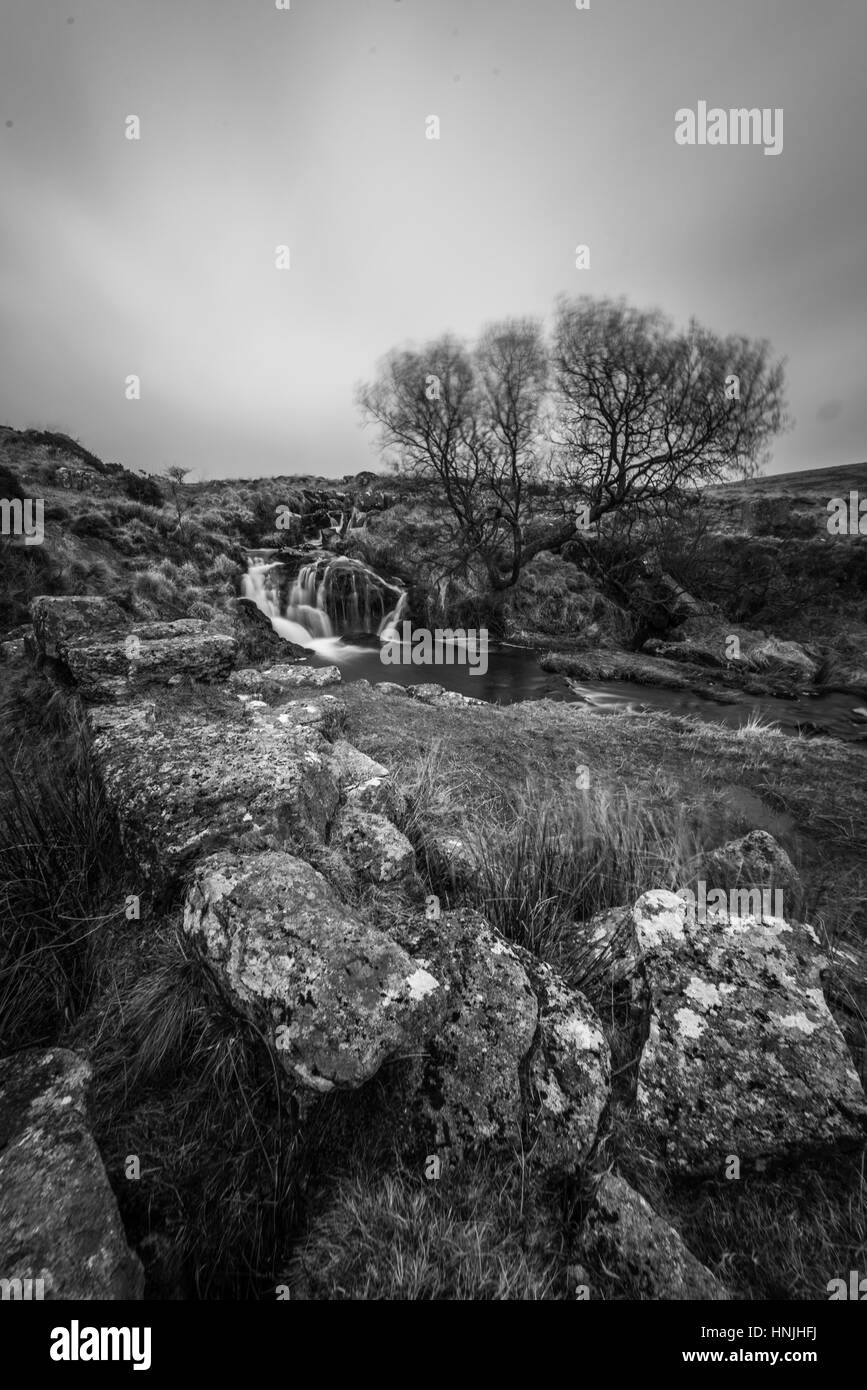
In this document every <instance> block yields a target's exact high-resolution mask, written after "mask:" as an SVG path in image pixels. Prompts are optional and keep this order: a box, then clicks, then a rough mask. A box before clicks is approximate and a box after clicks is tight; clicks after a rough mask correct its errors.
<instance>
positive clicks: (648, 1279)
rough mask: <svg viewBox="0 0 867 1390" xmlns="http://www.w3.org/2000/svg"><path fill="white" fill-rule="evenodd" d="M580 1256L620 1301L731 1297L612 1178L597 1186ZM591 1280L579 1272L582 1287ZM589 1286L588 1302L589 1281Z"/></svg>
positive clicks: (665, 1227)
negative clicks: (593, 1267) (611, 1288)
mask: <svg viewBox="0 0 867 1390" xmlns="http://www.w3.org/2000/svg"><path fill="white" fill-rule="evenodd" d="M578 1254H579V1256H580V1258H581V1259H583V1260H587V1261H588V1263H589V1264H591V1265H592V1266H596V1267H598V1268H599V1270H600V1271H601V1273H602V1277H603V1278H605V1279H606V1280H612V1281H613V1283H614V1286H615V1290H616V1292H617V1294H618V1295H619V1296H620V1297H621V1298H633V1299H648V1300H653V1301H656V1300H666V1301H668V1300H684V1299H687V1300H690V1299H702V1300H704V1299H713V1300H715V1301H718V1300H724V1299H727V1298H728V1297H729V1295H728V1293H727V1291H726V1289H725V1288H724V1286H723V1285H722V1284H720V1282H719V1280H718V1279H716V1278H715V1277H714V1275H713V1274H711V1272H710V1270H709V1269H707V1268H706V1266H705V1265H703V1264H702V1263H701V1262H700V1261H699V1260H698V1259H696V1257H695V1255H694V1254H693V1253H692V1251H691V1250H689V1249H688V1248H687V1246H686V1244H685V1243H684V1240H683V1237H682V1236H681V1235H680V1233H679V1232H678V1231H676V1230H675V1229H674V1227H673V1226H670V1225H669V1224H668V1222H667V1221H663V1219H662V1218H661V1217H660V1216H658V1215H657V1214H656V1212H655V1211H654V1210H653V1208H652V1207H651V1206H650V1203H649V1202H647V1201H646V1200H645V1198H644V1197H642V1196H641V1194H640V1193H638V1192H636V1191H635V1190H634V1189H633V1188H631V1187H630V1186H629V1184H628V1183H627V1182H624V1180H623V1178H620V1177H617V1176H616V1175H615V1174H614V1173H608V1174H606V1175H605V1176H604V1177H602V1178H600V1180H599V1182H598V1183H597V1184H596V1189H595V1192H594V1195H593V1200H592V1203H591V1205H590V1209H589V1211H588V1213H587V1217H586V1219H585V1222H584V1225H583V1227H582V1229H581V1237H580V1242H579V1247H578ZM590 1277H591V1276H589V1275H588V1274H587V1272H586V1270H583V1269H582V1270H581V1271H580V1273H579V1279H580V1280H581V1282H584V1281H585V1280H587V1279H589V1278H590ZM588 1287H589V1290H590V1294H591V1297H592V1296H593V1292H594V1290H593V1283H592V1280H591V1282H590V1284H589V1286H588Z"/></svg>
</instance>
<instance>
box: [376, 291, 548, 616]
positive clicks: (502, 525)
mask: <svg viewBox="0 0 867 1390" xmlns="http://www.w3.org/2000/svg"><path fill="white" fill-rule="evenodd" d="M546 379H547V357H546V351H545V347H544V343H543V341H542V334H541V329H540V327H539V325H538V324H537V323H535V322H534V321H531V320H515V319H509V320H505V321H504V322H502V323H497V324H493V325H491V326H490V327H489V328H487V329H486V330H485V331H484V332H483V334H482V335H481V337H480V338H479V340H478V342H477V344H476V345H475V347H473V348H468V347H467V346H466V345H464V344H463V343H461V342H459V341H458V340H456V339H455V338H452V337H450V336H445V337H442V338H439V339H437V340H436V341H434V342H432V343H429V344H427V346H425V347H424V348H421V349H417V350H409V349H405V350H403V351H399V352H393V353H391V354H390V355H389V356H388V357H386V358H385V359H384V361H383V362H382V363H381V364H380V367H379V372H378V375H377V377H376V379H375V381H374V382H372V383H370V384H366V385H363V386H361V387H360V388H359V391H358V402H359V405H360V407H361V409H362V412H363V414H364V416H365V417H366V420H367V421H370V422H375V423H376V424H378V425H379V427H380V431H381V435H380V444H381V448H382V450H383V452H384V454H385V455H386V457H387V458H389V459H390V461H391V462H392V463H393V464H394V466H395V467H397V468H398V470H399V471H400V472H402V473H404V474H408V475H410V476H412V477H416V478H420V479H424V480H427V481H431V482H434V483H435V484H436V486H437V490H438V492H439V493H440V495H441V497H442V499H443V501H444V503H445V505H446V507H447V509H448V511H449V512H450V514H451V517H452V526H451V537H450V542H451V550H452V554H453V567H458V566H461V565H466V564H468V563H470V562H471V561H473V560H474V559H480V560H481V561H482V562H483V564H484V566H485V568H486V570H487V574H488V578H489V581H490V583H491V586H492V587H493V588H494V589H503V588H507V587H508V586H509V585H512V584H514V583H515V582H516V580H517V578H518V575H519V573H520V569H521V564H522V560H523V545H524V531H525V526H526V524H527V521H528V519H529V517H530V515H531V509H532V500H533V499H532V492H531V490H530V488H529V486H528V485H529V484H530V483H531V482H532V480H533V479H534V478H536V477H538V475H539V472H540V464H541V462H542V454H543V453H544V434H543V431H542V428H541V422H542V411H543V405H544V398H545V387H546ZM455 523H456V525H455Z"/></svg>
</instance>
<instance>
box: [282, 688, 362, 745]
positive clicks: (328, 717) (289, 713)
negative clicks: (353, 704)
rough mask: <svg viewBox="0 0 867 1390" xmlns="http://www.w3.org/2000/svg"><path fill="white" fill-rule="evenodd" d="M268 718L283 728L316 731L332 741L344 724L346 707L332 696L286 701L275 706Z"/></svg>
mask: <svg viewBox="0 0 867 1390" xmlns="http://www.w3.org/2000/svg"><path fill="white" fill-rule="evenodd" d="M269 718H270V719H271V720H272V721H273V722H274V723H276V724H279V725H282V726H283V727H284V728H294V729H318V730H319V731H320V732H321V733H322V734H323V735H324V736H325V738H328V739H334V738H336V737H337V736H338V734H339V733H341V731H342V730H343V726H344V725H345V723H346V705H345V704H344V703H343V701H342V700H338V699H336V698H335V696H334V695H319V696H317V697H316V698H315V699H310V700H287V701H286V702H285V703H284V704H282V705H278V706H276V708H275V709H274V710H273V712H272V713H271V714H270V715H269Z"/></svg>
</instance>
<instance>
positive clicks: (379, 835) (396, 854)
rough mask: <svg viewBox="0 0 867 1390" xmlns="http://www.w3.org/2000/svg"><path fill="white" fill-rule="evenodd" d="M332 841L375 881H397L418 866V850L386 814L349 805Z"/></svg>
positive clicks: (336, 824)
mask: <svg viewBox="0 0 867 1390" xmlns="http://www.w3.org/2000/svg"><path fill="white" fill-rule="evenodd" d="M331 843H332V844H333V845H335V847H336V848H337V849H339V851H340V852H341V854H343V855H344V856H345V858H346V859H347V860H348V861H349V863H350V864H351V865H352V867H353V869H354V870H355V872H356V873H357V874H360V875H361V877H362V878H365V879H367V880H369V882H371V883H394V882H396V881H397V880H398V879H401V878H404V877H405V876H406V875H407V874H409V873H411V872H412V871H413V869H414V868H415V852H414V850H413V847H412V845H411V844H410V842H409V840H408V839H407V838H406V836H405V835H403V834H402V833H401V831H399V830H398V828H397V826H396V825H393V824H392V822H391V821H390V820H387V819H386V817H385V816H380V815H377V814H376V812H374V811H362V810H359V809H358V807H356V806H353V805H347V806H345V807H344V808H343V809H342V810H341V811H340V813H339V815H338V816H337V817H336V818H335V821H334V825H333V826H332V832H331Z"/></svg>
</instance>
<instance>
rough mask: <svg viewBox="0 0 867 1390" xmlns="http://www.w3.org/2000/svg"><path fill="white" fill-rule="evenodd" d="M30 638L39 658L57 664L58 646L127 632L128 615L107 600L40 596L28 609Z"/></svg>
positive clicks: (69, 596)
mask: <svg viewBox="0 0 867 1390" xmlns="http://www.w3.org/2000/svg"><path fill="white" fill-rule="evenodd" d="M30 616H31V618H32V620H33V638H34V643H35V648H36V651H37V653H38V654H39V655H40V656H45V657H49V658H50V659H53V660H57V659H58V657H59V655H60V652H59V646H60V644H65V643H66V642H68V641H71V640H72V639H73V638H76V637H84V636H87V635H93V634H104V633H107V632H111V631H113V630H117V629H121V628H124V629H126V628H129V627H130V625H131V623H132V619H131V618H130V616H129V614H128V613H125V612H124V611H123V609H122V608H121V607H120V606H119V605H118V604H117V603H114V602H113V601H112V600H111V599H108V598H96V597H91V596H89V595H87V596H84V595H82V596H73V595H70V594H59V595H56V596H55V595H49V594H41V595H40V596H39V597H38V598H35V599H34V600H33V602H32V603H31V605H30Z"/></svg>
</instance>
